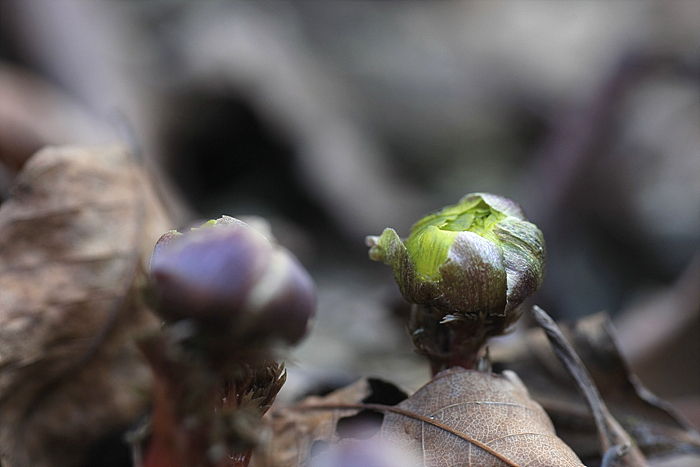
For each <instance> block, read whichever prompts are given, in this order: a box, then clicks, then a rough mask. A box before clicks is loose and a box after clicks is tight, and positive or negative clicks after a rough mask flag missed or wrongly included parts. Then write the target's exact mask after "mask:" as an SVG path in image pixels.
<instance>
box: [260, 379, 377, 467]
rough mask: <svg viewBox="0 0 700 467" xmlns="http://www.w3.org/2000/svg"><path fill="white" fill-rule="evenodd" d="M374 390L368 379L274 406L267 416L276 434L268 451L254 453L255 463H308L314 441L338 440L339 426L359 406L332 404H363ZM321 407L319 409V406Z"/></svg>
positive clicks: (276, 466) (267, 466)
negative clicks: (296, 402)
mask: <svg viewBox="0 0 700 467" xmlns="http://www.w3.org/2000/svg"><path fill="white" fill-rule="evenodd" d="M371 393H372V388H371V385H370V383H369V381H368V380H367V379H361V380H359V381H357V382H355V383H353V384H351V385H350V386H346V387H344V388H341V389H338V390H337V391H333V392H332V393H330V394H328V395H327V396H325V397H317V396H311V397H307V398H306V399H304V400H303V401H302V402H300V403H299V404H296V405H294V406H290V407H284V406H282V407H278V408H276V407H273V408H272V410H271V411H270V412H269V413H268V414H267V416H266V418H267V419H268V420H269V421H270V423H271V426H272V433H273V436H272V438H271V440H270V443H269V444H268V446H267V447H266V448H265V449H264V451H262V452H259V453H257V454H256V456H254V457H253V462H252V463H251V464H250V465H251V467H299V466H303V465H306V463H307V461H308V458H309V455H310V453H311V450H312V447H313V445H314V443H316V442H321V443H335V442H337V441H338V440H339V436H338V433H337V432H336V427H337V424H338V421H339V420H340V419H341V418H343V417H350V416H353V415H356V414H357V413H358V412H360V411H361V410H362V408H361V407H357V408H329V407H336V406H337V407H343V406H348V405H349V406H352V405H357V404H360V403H361V402H362V401H363V400H364V399H366V398H367V397H368V396H369V395H370V394H371ZM317 409H318V410H317Z"/></svg>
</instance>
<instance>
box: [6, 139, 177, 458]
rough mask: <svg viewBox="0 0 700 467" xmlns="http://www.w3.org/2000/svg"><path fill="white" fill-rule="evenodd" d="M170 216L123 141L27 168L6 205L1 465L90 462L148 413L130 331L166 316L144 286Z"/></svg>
mask: <svg viewBox="0 0 700 467" xmlns="http://www.w3.org/2000/svg"><path fill="white" fill-rule="evenodd" d="M168 224H169V222H168V220H167V216H166V214H165V213H164V211H163V208H162V207H161V204H160V202H159V201H158V199H157V197H156V196H155V194H154V192H153V189H152V187H151V185H150V180H149V177H148V176H147V174H146V173H145V172H144V170H143V169H142V168H141V167H140V166H139V165H138V164H137V163H136V162H135V160H134V158H133V156H131V155H130V153H129V152H128V150H126V149H125V148H124V147H122V146H120V145H114V146H106V147H77V146H75V147H58V148H46V149H43V150H41V151H39V152H38V153H37V154H35V155H34V156H33V157H32V158H31V159H30V160H29V161H28V162H27V163H26V164H25V166H24V168H23V170H22V172H20V174H19V175H18V176H17V178H16V179H15V182H14V186H13V196H12V197H11V198H10V199H9V200H7V201H6V202H5V203H3V204H2V206H1V207H0V414H2V415H1V418H0V459H2V465H3V467H24V466H29V465H31V466H33V467H49V466H51V467H58V466H66V467H70V466H79V465H82V462H83V458H84V456H85V451H86V450H87V449H88V448H89V446H90V444H91V443H92V442H94V441H95V440H96V439H99V438H100V437H102V436H106V435H108V434H111V433H114V432H116V431H118V430H122V429H124V428H125V427H126V426H127V425H128V424H130V423H131V422H132V421H133V420H134V419H135V417H138V416H139V415H140V414H141V413H143V412H144V411H145V409H146V405H147V404H148V397H147V396H146V395H145V394H143V392H144V391H147V390H148V388H149V387H150V384H151V377H150V373H149V370H148V367H147V366H146V364H145V362H144V361H143V358H142V356H141V355H140V353H139V351H138V350H137V348H136V346H135V344H134V343H133V336H134V334H135V333H138V332H141V331H143V330H145V329H154V328H157V327H158V326H159V321H158V320H157V319H156V318H155V316H154V315H152V314H151V313H150V312H149V311H148V309H147V307H146V306H145V305H144V304H143V302H142V301H141V300H140V296H139V290H140V289H139V287H140V286H141V284H142V283H143V282H144V281H145V278H146V271H147V265H148V258H149V257H150V253H151V251H152V248H153V245H154V243H155V241H156V240H157V238H158V237H159V235H160V234H161V233H162V232H163V231H165V230H167V229H168V228H169V227H170V226H169V225H168ZM139 391H141V394H139Z"/></svg>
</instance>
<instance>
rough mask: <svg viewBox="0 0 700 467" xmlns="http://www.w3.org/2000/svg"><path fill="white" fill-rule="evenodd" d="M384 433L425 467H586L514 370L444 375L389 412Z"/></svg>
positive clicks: (462, 372) (447, 372)
mask: <svg viewBox="0 0 700 467" xmlns="http://www.w3.org/2000/svg"><path fill="white" fill-rule="evenodd" d="M396 409H398V410H401V411H403V413H400V412H397V410H396ZM380 434H381V437H382V439H383V440H385V441H390V442H392V443H395V444H397V445H399V446H400V447H401V448H402V449H403V450H405V451H406V452H410V453H412V455H413V456H415V457H416V458H417V459H419V460H420V462H422V465H424V466H426V467H433V466H456V465H463V466H479V467H488V466H494V467H495V466H520V467H525V466H528V467H536V466H547V467H552V466H582V465H583V464H582V463H581V461H580V460H579V459H578V458H577V457H576V454H574V452H573V451H572V450H571V449H570V448H569V447H568V446H567V445H566V444H564V442H563V441H561V440H560V439H559V438H557V436H556V434H555V432H554V427H553V426H552V423H551V421H550V420H549V417H547V414H546V413H545V411H544V410H543V409H542V407H541V406H540V405H539V404H537V403H536V402H534V401H533V400H532V399H531V398H530V396H529V394H528V391H527V389H526V388H525V386H524V385H523V384H522V382H521V381H520V379H519V378H518V377H517V375H515V373H513V372H504V374H503V375H496V374H492V373H485V372H480V371H472V370H457V369H452V370H448V371H446V372H443V373H440V374H438V375H437V376H436V377H435V378H434V379H433V380H432V381H430V382H429V383H428V384H427V385H425V386H424V387H423V388H421V389H420V390H418V391H417V392H416V393H415V394H413V395H412V396H411V397H409V398H408V399H407V400H405V401H404V402H402V403H400V404H399V405H397V406H396V407H395V409H392V410H391V411H388V412H387V413H386V415H385V418H384V423H383V425H382V430H381V433H380Z"/></svg>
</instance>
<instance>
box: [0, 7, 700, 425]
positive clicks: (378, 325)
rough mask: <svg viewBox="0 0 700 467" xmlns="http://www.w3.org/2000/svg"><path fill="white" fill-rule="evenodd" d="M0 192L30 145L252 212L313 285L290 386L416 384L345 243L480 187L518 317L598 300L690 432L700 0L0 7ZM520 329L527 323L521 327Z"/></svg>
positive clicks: (575, 312) (379, 300) (384, 272)
mask: <svg viewBox="0 0 700 467" xmlns="http://www.w3.org/2000/svg"><path fill="white" fill-rule="evenodd" d="M0 13H1V15H0V21H1V22H0V193H1V196H2V198H5V197H7V196H8V189H9V186H10V183H11V180H12V177H13V176H14V174H16V172H17V170H19V168H20V167H21V166H22V164H23V162H24V161H25V160H26V159H27V158H28V157H29V156H30V155H31V154H32V153H33V152H34V151H36V150H37V149H39V148H40V147H42V146H44V145H47V144H52V145H56V144H77V143H80V144H83V143H100V142H107V141H112V140H115V139H122V140H125V141H127V142H128V144H129V145H130V146H131V147H132V148H133V149H134V151H136V152H137V153H138V154H140V155H141V156H142V157H143V159H144V160H145V162H146V163H147V164H148V165H149V166H150V167H151V169H152V170H153V173H154V176H155V177H156V179H157V180H158V182H159V184H160V185H161V187H162V191H163V193H164V196H166V197H167V198H168V199H169V200H170V205H171V208H172V210H173V214H174V218H175V219H176V223H177V225H175V226H174V227H178V226H183V225H186V224H188V223H189V222H192V221H193V220H194V219H207V218H212V217H219V216H220V215H221V214H229V215H234V216H240V215H250V214H255V215H262V216H265V217H266V218H267V219H268V220H269V221H270V222H271V224H272V229H273V231H274V233H275V235H276V236H277V237H278V240H279V241H280V243H282V244H283V245H285V246H287V247H288V248H289V249H291V250H292V251H293V252H294V253H295V254H296V255H297V256H298V257H299V258H300V260H301V261H302V262H303V263H304V264H305V265H306V266H307V267H308V268H309V269H310V271H311V272H312V274H313V276H314V277H315V279H316V280H317V283H318V287H319V311H318V318H317V322H316V326H315V329H314V331H313V333H312V335H311V336H310V337H309V338H308V339H307V340H306V341H305V343H304V344H303V345H302V346H301V347H300V348H299V349H296V350H295V351H294V354H293V355H292V357H291V359H290V363H289V366H290V367H291V368H292V369H291V370H290V383H289V385H288V387H289V389H288V390H289V391H290V393H294V392H295V391H301V390H302V388H308V387H311V386H313V385H322V384H328V385H332V384H335V383H338V384H340V383H342V382H346V381H350V380H352V379H354V378H355V377H357V376H358V375H363V374H372V375H376V376H381V377H384V378H387V379H392V380H394V381H398V382H399V383H402V384H404V385H405V386H408V387H409V388H410V389H416V388H417V387H419V386H420V385H421V384H422V383H423V382H425V381H426V380H427V379H428V377H429V370H428V368H427V365H425V364H424V363H423V362H422V361H421V359H419V358H418V357H417V356H415V355H414V354H413V353H412V351H411V343H410V339H409V338H408V336H407V335H406V333H405V331H404V329H403V321H402V320H403V316H404V315H405V313H406V306H405V305H403V303H402V300H401V297H400V295H399V293H398V289H397V287H396V284H395V283H394V281H393V278H392V276H391V272H390V269H389V268H388V267H386V266H384V265H382V264H377V263H372V262H371V261H369V259H368V258H367V249H366V247H365V246H364V237H365V236H366V235H377V234H379V233H381V231H382V230H383V229H384V228H385V227H393V228H395V229H396V230H397V231H398V232H399V234H401V235H407V234H408V230H409V228H410V226H411V224H412V223H413V222H414V221H415V220H417V219H418V218H419V217H421V216H422V215H423V214H425V213H426V212H429V211H431V210H434V209H438V208H440V207H442V206H443V205H446V204H452V203H454V202H456V201H457V200H459V198H460V197H462V196H463V195H464V194H466V193H469V192H475V191H487V192H493V193H498V194H502V195H505V196H508V197H511V198H513V199H515V200H516V201H518V202H519V203H521V204H522V206H523V207H524V209H525V211H526V212H527V213H528V215H529V217H530V219H531V220H532V221H533V222H535V223H536V224H537V225H538V226H539V227H540V228H541V229H542V230H543V232H544V234H545V238H546V241H547V247H548V270H547V277H546V279H545V282H544V285H543V287H542V289H541V290H540V292H539V293H538V295H537V297H536V301H537V303H538V304H539V305H540V306H541V307H542V308H544V309H545V310H547V311H548V312H549V313H550V314H551V315H553V316H554V317H555V318H556V319H561V320H574V319H576V318H579V317H581V316H585V315H588V314H591V313H594V312H597V311H600V310H607V311H608V312H609V313H610V314H611V315H612V316H613V317H614V320H615V322H616V324H617V326H618V333H619V338H620V343H621V345H622V349H623V351H624V353H625V354H626V355H627V357H628V358H629V359H630V361H631V362H632V365H633V367H634V369H635V370H636V371H637V373H638V374H639V375H640V377H641V379H642V380H643V381H644V383H645V384H646V385H647V386H649V387H650V388H651V389H652V390H653V391H655V392H656V393H657V394H658V395H660V396H662V397H665V398H668V399H670V400H671V401H672V402H673V403H674V404H676V405H677V406H678V407H680V408H682V410H683V411H684V412H685V413H686V415H687V416H689V417H690V418H691V419H693V420H694V422H695V424H696V425H698V424H700V371H698V369H699V368H700V256H699V254H700V253H699V252H700V26H698V25H699V24H700V2H697V1H696V0H688V1H683V0H675V1H670V2H660V1H659V2H642V1H615V2H602V1H601V2H590V1H580V2H578V1H567V2H554V1H541V2H540V1H537V2H536V1H510V2H343V3H335V2H297V1H295V2H137V1H111V2H87V1H62V0H54V1H35V0H31V1H30V0H3V1H2V3H0ZM525 324H526V323H525Z"/></svg>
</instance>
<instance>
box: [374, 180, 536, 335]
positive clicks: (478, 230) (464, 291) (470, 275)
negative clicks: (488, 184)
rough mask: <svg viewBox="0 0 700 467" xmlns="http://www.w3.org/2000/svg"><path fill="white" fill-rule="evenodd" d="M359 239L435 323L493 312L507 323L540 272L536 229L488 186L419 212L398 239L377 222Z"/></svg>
mask: <svg viewBox="0 0 700 467" xmlns="http://www.w3.org/2000/svg"><path fill="white" fill-rule="evenodd" d="M366 243H367V246H369V247H370V251H369V256H370V258H371V259H373V260H375V261H381V262H384V263H386V264H388V265H389V266H391V267H392V269H393V271H394V277H395V278H396V282H397V283H398V285H399V288H400V289H401V293H402V294H403V296H404V297H405V298H406V300H408V301H409V302H411V303H415V304H419V305H425V306H426V307H429V308H430V309H431V310H433V312H434V313H437V314H438V315H439V317H440V319H441V322H443V323H447V322H452V321H459V320H464V319H467V320H473V319H474V318H481V319H484V318H485V319H490V318H492V317H499V318H500V319H499V321H501V322H503V323H504V325H507V324H509V323H510V322H512V321H514V320H515V319H517V316H519V312H518V310H517V308H518V306H519V305H520V304H521V303H522V302H523V301H524V300H525V299H526V298H527V297H529V296H530V295H532V294H533V293H534V292H535V291H536V290H537V289H538V288H539V286H540V285H541V283H542V277H543V274H544V267H545V244H544V237H543V236H542V232H541V231H540V230H539V229H538V228H537V226H535V225H534V224H532V223H530V222H528V221H527V219H526V217H525V214H524V213H523V211H522V209H521V208H520V206H519V205H518V204H517V203H515V202H513V201H511V200H509V199H507V198H503V197H501V196H496V195H491V194H488V193H472V194H469V195H467V196H465V197H464V198H462V199H461V200H460V201H459V203H457V204H455V205H452V206H447V207H445V208H443V209H441V210H440V211H437V212H434V213H432V214H429V215H427V216H425V217H424V218H422V219H421V220H419V221H418V222H417V223H416V224H415V225H414V226H413V227H412V228H411V232H410V234H409V236H408V238H406V239H404V240H402V239H401V238H399V236H398V234H397V233H396V231H395V230H393V229H385V230H384V232H383V233H382V235H381V236H379V237H375V236H370V237H367V239H366ZM511 316H512V319H510V318H511ZM504 318H509V319H505V320H504Z"/></svg>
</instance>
